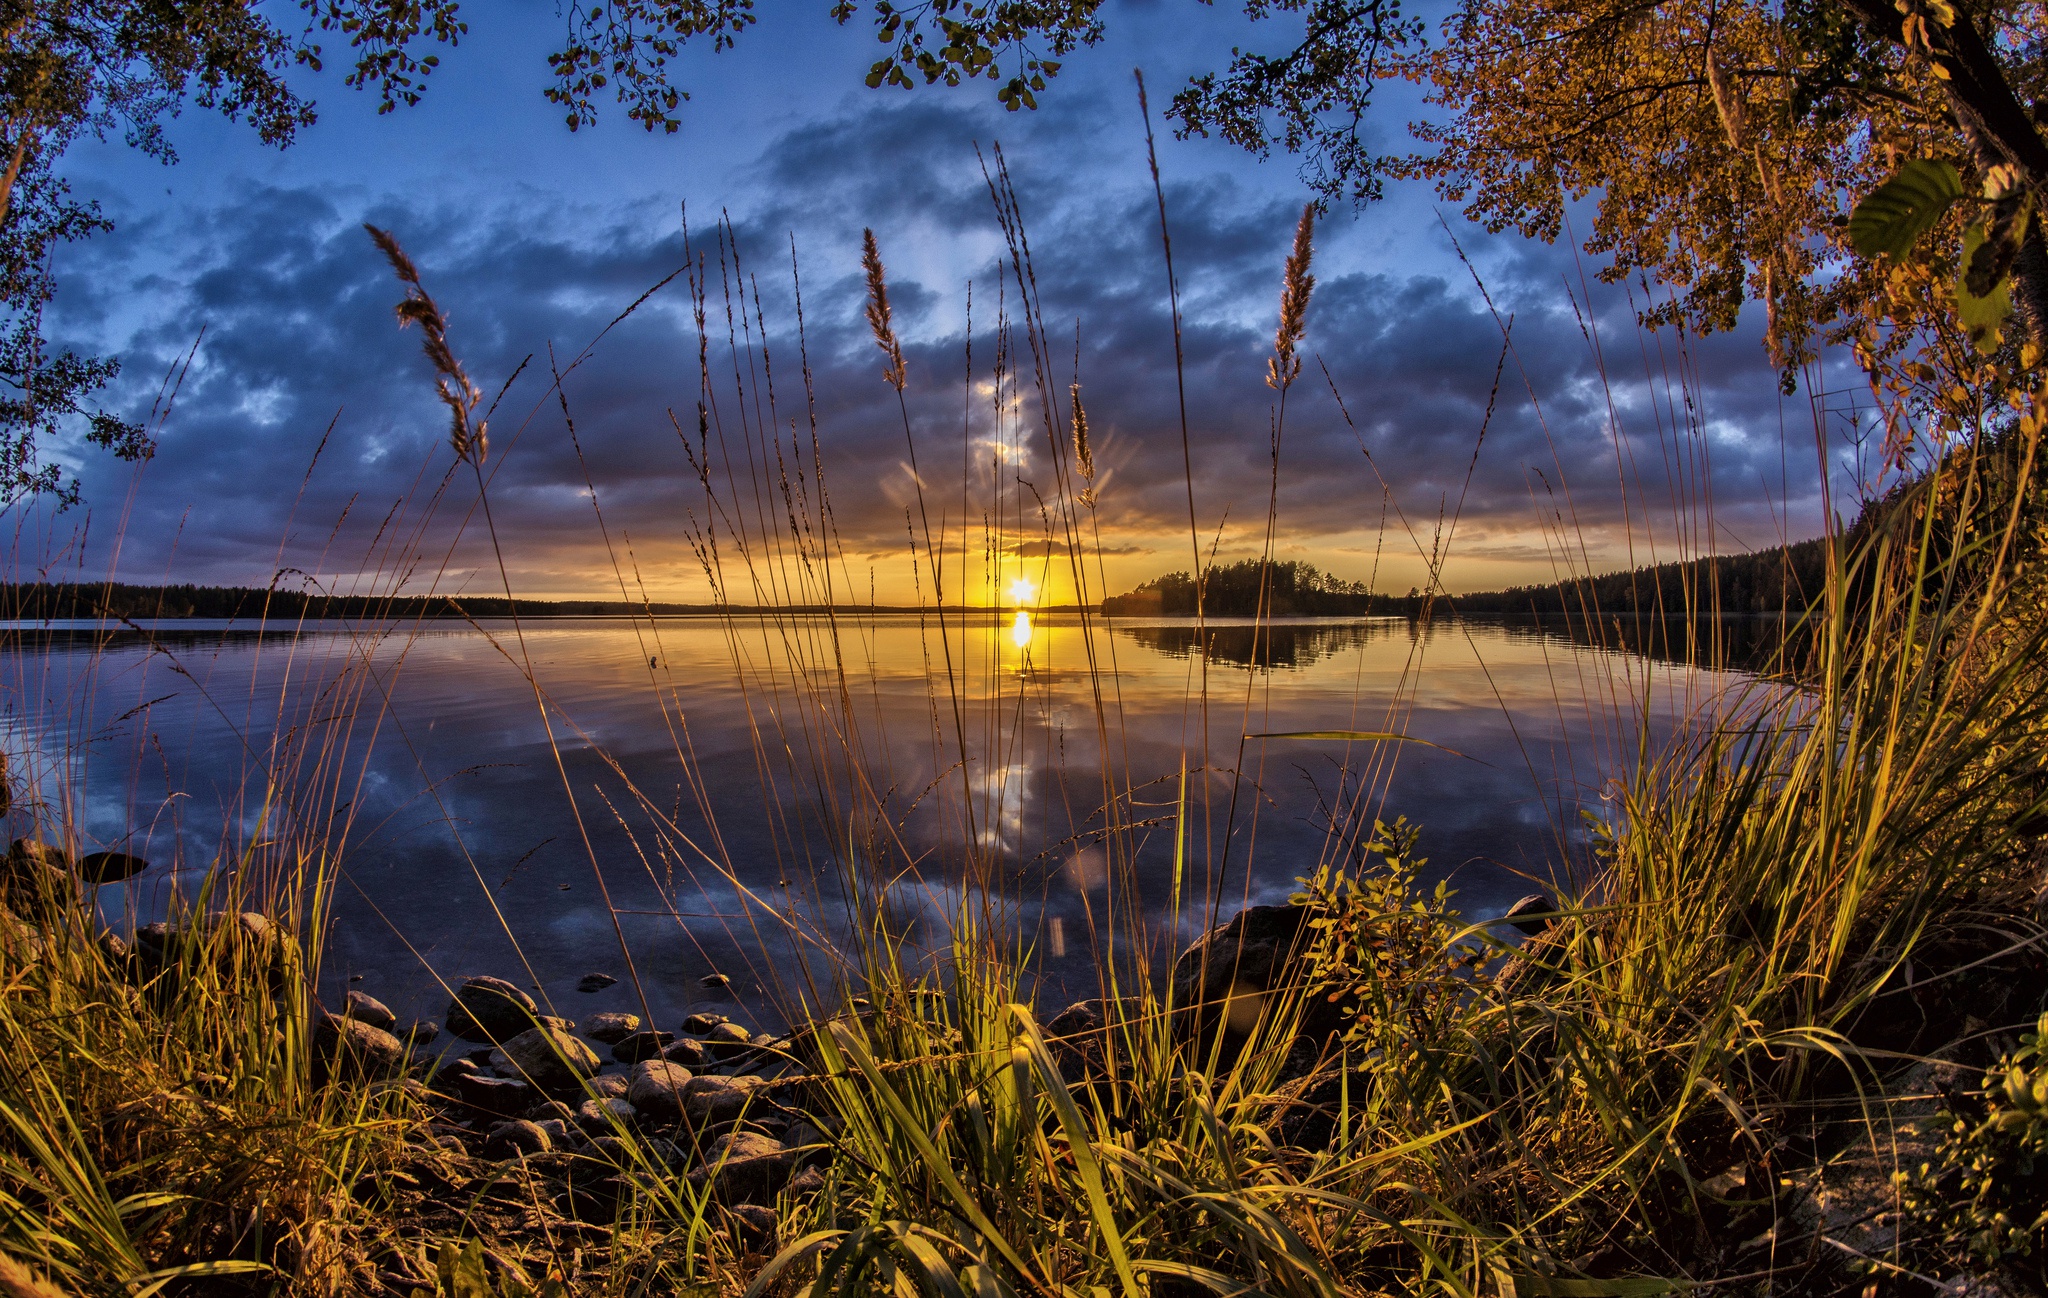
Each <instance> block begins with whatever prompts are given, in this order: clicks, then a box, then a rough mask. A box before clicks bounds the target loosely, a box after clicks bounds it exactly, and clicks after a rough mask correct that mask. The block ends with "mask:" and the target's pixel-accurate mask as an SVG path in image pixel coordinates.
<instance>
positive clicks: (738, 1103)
mask: <svg viewBox="0 0 2048 1298" xmlns="http://www.w3.org/2000/svg"><path fill="white" fill-rule="evenodd" d="M760 1085H761V1079H760V1078H758V1077H692V1078H691V1079H690V1080H689V1082H688V1083H686V1084H685V1085H684V1086H683V1113H684V1115H685V1116H687V1117H688V1118H689V1119H690V1121H691V1122H692V1123H694V1124H696V1125H697V1126H700V1127H702V1126H708V1125H709V1124H711V1123H714V1122H724V1121H726V1120H727V1119H730V1118H737V1117H739V1116H740V1114H741V1113H742V1112H743V1111H744V1110H745V1109H746V1107H747V1102H748V1101H749V1100H751V1099H752V1098H753V1095H754V1091H755V1090H756V1089H757V1088H759V1087H760Z"/></svg>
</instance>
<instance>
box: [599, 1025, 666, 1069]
mask: <svg viewBox="0 0 2048 1298" xmlns="http://www.w3.org/2000/svg"><path fill="white" fill-rule="evenodd" d="M675 1039H676V1034H675V1033H673V1032H660V1031H651V1032H635V1033H634V1034H633V1035H632V1036H630V1037H627V1038H625V1039H624V1040H622V1041H620V1042H618V1043H617V1044H615V1045H614V1046H612V1058H614V1059H616V1060H618V1061H619V1062H620V1063H622V1064H637V1063H639V1062H640V1061H641V1060H643V1059H654V1058H657V1057H659V1056H660V1054H661V1051H662V1048H663V1047H664V1046H666V1045H668V1044H669V1043H670V1042H671V1041H674V1040H675Z"/></svg>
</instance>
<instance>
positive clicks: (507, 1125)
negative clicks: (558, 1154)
mask: <svg viewBox="0 0 2048 1298" xmlns="http://www.w3.org/2000/svg"><path fill="white" fill-rule="evenodd" d="M553 1147H554V1142H553V1141H551V1140H549V1139H548V1133H547V1131H546V1130H545V1129H544V1128H542V1126H541V1125H540V1124H539V1123H538V1122H525V1121H521V1120H514V1121H511V1122H501V1123H499V1124H498V1125H497V1126H495V1127H492V1128H491V1134H490V1135H489V1137H487V1138H486V1139H485V1140H484V1157H485V1158H493V1159H509V1158H518V1157H519V1156H520V1155H522V1154H545V1153H547V1152H548V1150H549V1149H551V1148H553Z"/></svg>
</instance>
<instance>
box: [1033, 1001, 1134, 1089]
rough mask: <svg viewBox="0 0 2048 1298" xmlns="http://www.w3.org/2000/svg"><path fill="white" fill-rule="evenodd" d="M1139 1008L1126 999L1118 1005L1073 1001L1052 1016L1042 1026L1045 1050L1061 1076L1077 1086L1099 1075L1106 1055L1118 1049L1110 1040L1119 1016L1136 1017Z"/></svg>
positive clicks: (1115, 1042) (1116, 1044)
mask: <svg viewBox="0 0 2048 1298" xmlns="http://www.w3.org/2000/svg"><path fill="white" fill-rule="evenodd" d="M1142 1008H1143V1007H1142V1006H1141V1005H1140V1004H1139V1002H1137V1001H1135V1000H1128V999H1127V1000H1125V1001H1124V1002H1123V1003H1122V1004H1121V1005H1118V1004H1117V1003H1116V1002H1114V1001H1108V1000H1087V1001H1075V1002H1074V1003H1073V1004H1072V1005H1069V1006H1067V1008H1065V1009H1063V1010H1061V1011H1060V1012H1059V1013H1057V1014H1055V1015H1053V1016H1052V1019H1051V1020H1050V1021H1049V1022H1047V1023H1046V1025H1045V1038H1046V1046H1047V1048H1048V1049H1050V1050H1051V1051H1052V1057H1053V1060H1054V1061H1055V1062H1056V1063H1058V1064H1059V1066H1060V1074H1061V1076H1063V1077H1065V1078H1066V1079H1067V1080H1068V1081H1070V1082H1078V1081H1081V1080H1083V1079H1084V1078H1089V1077H1094V1076H1098V1075H1100V1074H1101V1073H1102V1071H1103V1061H1104V1059H1106V1058H1107V1057H1108V1055H1107V1052H1109V1051H1110V1050H1113V1049H1121V1046H1122V1043H1121V1042H1120V1041H1117V1040H1115V1039H1114V1037H1113V1035H1112V1029H1113V1028H1114V1026H1115V1025H1116V1024H1117V1023H1118V1022H1119V1021H1120V1019H1121V1018H1122V1016H1124V1015H1126V1014H1136V1013H1137V1012H1139V1011H1140V1010H1141V1009H1142Z"/></svg>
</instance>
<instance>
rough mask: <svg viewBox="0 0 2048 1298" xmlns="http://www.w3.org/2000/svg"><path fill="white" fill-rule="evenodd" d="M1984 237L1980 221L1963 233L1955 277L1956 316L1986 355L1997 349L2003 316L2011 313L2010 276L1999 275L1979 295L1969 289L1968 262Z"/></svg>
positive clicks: (1979, 349)
mask: <svg viewBox="0 0 2048 1298" xmlns="http://www.w3.org/2000/svg"><path fill="white" fill-rule="evenodd" d="M1985 238H1986V232H1985V229H1984V223H1983V222H1982V221H1978V222H1976V223H1975V224H1973V225H1972V226H1971V227H1970V228H1969V229H1968V230H1966V231H1964V232H1963V271H1962V273H1961V274H1959V275H1957V276H1956V318H1957V319H1959V320H1961V321H1962V324H1963V328H1964V329H1966V330H1968V331H1969V334H1970V342H1971V344H1972V345H1973V346H1975V347H1976V349H1977V350H1978V352H1979V353H1981V354H1983V355H1985V356H1989V355H1990V354H1991V353H1992V352H1995V351H1997V350H1998V342H1999V337H2000V334H2001V332H2002V331H2003V328H2004V325H2005V318H2006V317H2007V316H2009V315H2011V314H2012V277H2011V276H2010V275H2000V276H1999V277H1998V280H1997V282H1996V283H1994V284H1993V285H1992V286H1991V291H1990V292H1989V293H1986V294H1984V295H1982V296H1981V297H1980V296H1978V295H1976V294H1973V293H1972V292H1970V270H1969V268H1970V264H1971V262H1972V260H1973V259H1975V258H1976V256H1977V250H1978V249H1979V248H1980V247H1982V246H1983V244H1984V240H1985Z"/></svg>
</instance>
